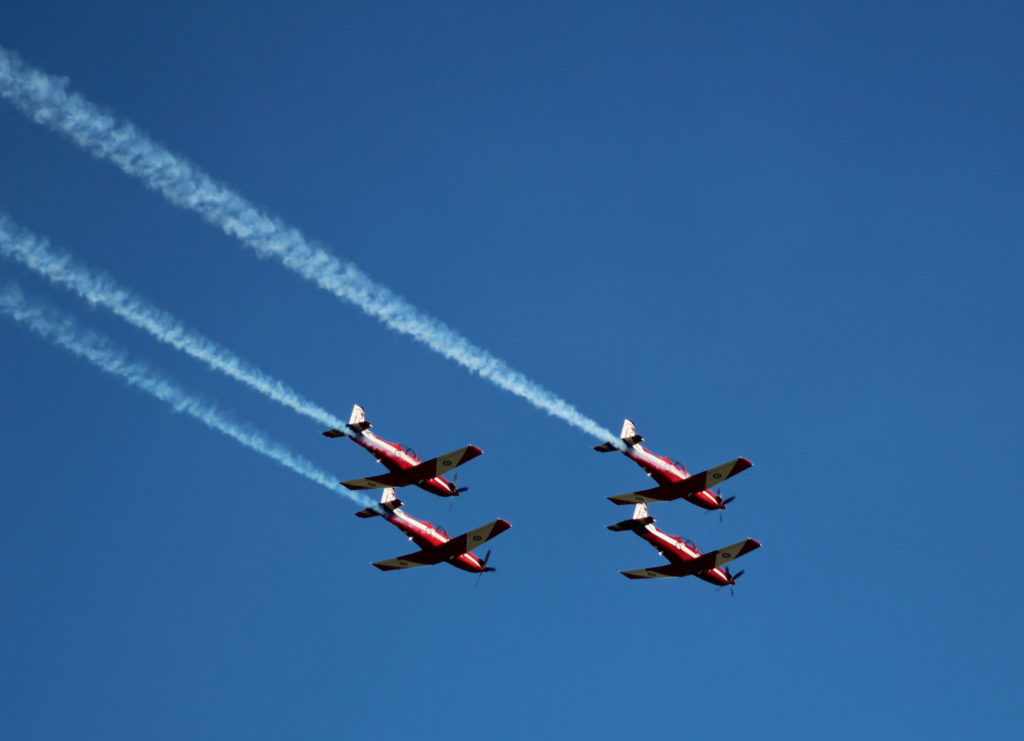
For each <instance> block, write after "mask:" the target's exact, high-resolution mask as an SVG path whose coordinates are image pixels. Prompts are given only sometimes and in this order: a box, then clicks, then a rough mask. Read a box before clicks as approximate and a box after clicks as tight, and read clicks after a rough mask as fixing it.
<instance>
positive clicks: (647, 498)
mask: <svg viewBox="0 0 1024 741" xmlns="http://www.w3.org/2000/svg"><path fill="white" fill-rule="evenodd" d="M752 465H754V464H753V463H751V462H750V461H748V460H747V459H746V458H736V459H735V460H731V461H729V462H728V463H723V464H722V465H720V466H715V467H714V468H709V469H708V470H707V471H701V472H700V473H695V474H694V475H693V476H690V477H689V478H686V479H683V480H682V481H677V482H676V483H674V484H665V485H664V486H655V487H654V488H653V489H644V490H643V491H631V492H628V493H626V494H618V495H616V496H614V497H608V499H609V500H611V501H612V502H615V504H634V503H636V502H670V501H672V500H673V499H685V498H687V497H691V496H693V495H694V494H696V493H697V492H699V491H704V490H705V489H709V488H711V487H712V486H714V485H716V484H720V483H721V482H723V481H725V480H726V479H728V478H732V477H733V476H735V475H736V474H738V473H742V472H743V471H746V470H747V469H748V468H750V467H751V466H752Z"/></svg>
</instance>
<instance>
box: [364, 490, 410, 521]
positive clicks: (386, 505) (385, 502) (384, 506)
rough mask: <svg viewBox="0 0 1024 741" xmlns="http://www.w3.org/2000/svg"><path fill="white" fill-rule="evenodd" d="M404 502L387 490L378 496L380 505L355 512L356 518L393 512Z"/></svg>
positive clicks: (393, 491)
mask: <svg viewBox="0 0 1024 741" xmlns="http://www.w3.org/2000/svg"><path fill="white" fill-rule="evenodd" d="M402 504H404V502H402V500H401V499H399V498H398V497H396V496H395V490H394V489H391V488H387V489H385V490H384V493H383V494H381V495H380V504H378V505H376V506H374V507H367V508H366V509H363V510H360V511H359V512H356V517H376V516H378V515H380V514H381V513H382V512H383V511H385V510H386V511H388V512H394V511H395V510H396V509H399V508H400V507H401V506H402Z"/></svg>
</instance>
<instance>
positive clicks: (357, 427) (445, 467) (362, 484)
mask: <svg viewBox="0 0 1024 741" xmlns="http://www.w3.org/2000/svg"><path fill="white" fill-rule="evenodd" d="M370 427H371V425H370V423H369V422H367V421H366V412H365V411H364V410H363V408H362V407H361V406H359V405H358V404H356V405H355V406H353V407H352V414H351V416H350V417H349V420H348V424H347V425H345V426H344V427H343V428H342V429H340V430H339V429H331V430H327V431H326V432H324V433H323V434H324V437H348V438H351V439H352V440H354V441H355V442H356V443H357V444H359V445H361V446H362V447H364V448H366V449H367V450H369V451H370V452H371V453H373V456H374V457H375V458H376V459H377V461H378V462H380V463H383V464H384V465H385V466H387V468H388V470H389V471H391V473H385V474H382V475H380V476H370V477H368V478H365V479H352V480H351V481H342V482H340V483H341V485H342V486H344V487H345V488H347V489H383V488H385V487H388V486H407V485H409V484H416V486H418V487H420V488H421V489H424V490H426V491H429V492H430V493H431V494H436V495H437V496H439V497H457V496H458V495H459V494H461V493H462V492H464V491H466V489H467V488H468V487H465V486H463V487H461V488H460V487H459V486H458V479H459V476H458V474H456V475H455V479H454V481H448V480H447V479H446V478H444V476H443V475H442V474H445V473H447V472H448V471H451V470H452V469H453V468H455V467H457V466H461V465H462V464H463V463H466V462H467V461H471V460H473V459H474V458H476V457H477V456H478V455H480V454H481V453H482V452H483V451H482V450H480V448H478V447H476V446H475V445H467V446H466V447H464V448H459V449H458V450H453V451H452V452H451V453H446V454H445V455H439V456H438V457H437V458H431V459H430V460H429V461H421V460H420V459H419V456H417V455H416V451H415V450H412V449H411V448H403V447H402V446H401V445H399V444H397V443H389V442H388V441H387V440H382V439H380V438H379V437H377V436H376V435H375V434H373V433H372V432H370Z"/></svg>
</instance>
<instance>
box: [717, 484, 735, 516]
mask: <svg viewBox="0 0 1024 741" xmlns="http://www.w3.org/2000/svg"><path fill="white" fill-rule="evenodd" d="M715 496H716V497H717V498H718V503H719V504H720V505H722V508H721V509H719V510H718V521H719V522H722V509H725V505H727V504H728V503H729V502H731V501H732V500H733V499H735V498H736V497H729V498H727V499H722V487H718V489H717V490H716V491H715Z"/></svg>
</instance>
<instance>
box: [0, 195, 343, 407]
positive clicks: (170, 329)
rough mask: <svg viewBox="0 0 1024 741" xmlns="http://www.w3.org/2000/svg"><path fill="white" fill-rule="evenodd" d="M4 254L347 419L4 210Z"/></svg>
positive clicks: (279, 395)
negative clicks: (55, 246)
mask: <svg viewBox="0 0 1024 741" xmlns="http://www.w3.org/2000/svg"><path fill="white" fill-rule="evenodd" d="M0 255H2V256H3V257H6V258H9V259H11V260H15V261H16V262H19V263H21V264H22V265H24V266H26V267H28V268H30V269H32V270H34V271H35V272H37V273H39V274H40V275H42V276H43V277H45V278H47V279H48V280H49V281H50V282H52V283H54V284H56V285H59V286H61V287H63V288H66V289H68V290H70V291H72V292H74V293H76V294H78V295H79V296H80V297H81V298H83V299H85V300H86V301H88V302H89V303H91V304H99V305H101V306H104V307H106V308H107V309H109V310H110V311H112V312H114V313H115V314H116V315H117V316H119V317H121V318H122V319H124V320H125V321H127V322H128V323H129V324H132V325H134V326H136V327H139V328H140V329H143V330H145V331H146V332H149V333H150V334H151V335H153V337H155V338H156V339H158V340H160V341H161V342H166V343H167V344H169V345H171V346H172V347H174V348H175V349H177V350H181V351H183V352H186V353H188V354H189V355H191V356H192V357H194V358H196V359H198V360H201V361H202V362H204V363H206V364H207V365H208V366H210V367H211V368H213V369H214V370H218V371H221V372H222V373H224V374H226V375H227V376H230V377H231V378H234V379H236V380H238V381H241V382H242V383H245V384H246V385H248V386H250V387H252V388H254V389H255V390H257V391H259V392H260V393H261V394H263V395H265V396H267V397H269V398H271V399H273V400H274V401H277V402H279V403H281V404H284V405H285V406H287V407H290V408H291V409H294V410H295V411H296V412H298V413H299V414H304V415H306V416H307V417H311V418H313V419H315V420H317V421H318V422H320V423H321V424H323V425H325V426H327V427H342V426H344V423H343V422H342V421H341V420H340V419H338V418H337V417H335V416H334V415H332V414H330V413H329V412H327V411H326V410H325V409H323V408H321V407H319V406H317V405H316V404H314V403H313V402H311V401H308V400H306V399H304V398H303V397H302V396H300V395H299V394H298V393H296V392H295V391H293V390H292V389H290V388H289V387H288V386H287V385H286V384H284V383H282V382H281V381H278V380H277V379H275V378H272V377H271V376H268V375H267V374H265V373H263V372H262V371H260V370H258V369H257V368H254V367H252V366H251V365H249V364H248V363H246V362H245V361H243V360H242V359H241V358H239V357H238V356H237V355H235V354H234V353H232V352H231V351H230V350H228V349H227V348H224V347H221V346H220V345H218V344H217V343H216V342H214V341H213V340H211V339H208V338H206V337H203V336H202V335H201V334H199V333H197V332H193V331H192V330H190V329H188V328H187V327H185V325H183V324H182V323H181V322H180V321H178V320H177V319H175V318H174V317H173V316H171V315H170V314H168V313H167V312H165V311H162V310H160V309H158V308H156V307H155V306H153V305H152V304H149V303H147V302H146V301H144V300H143V299H141V298H140V297H138V296H136V295H135V294H133V293H132V292H131V291H129V290H127V289H126V288H123V287H121V286H119V285H117V283H116V282H115V281H114V280H113V279H112V278H110V277H109V276H105V275H99V274H96V273H93V272H91V271H89V270H88V269H86V268H84V267H81V266H79V265H76V264H75V262H74V260H73V259H72V258H71V256H70V255H68V254H67V253H64V252H59V251H57V250H54V249H53V248H52V247H50V246H49V245H48V243H47V242H46V240H45V239H42V238H41V237H37V236H35V235H34V234H32V233H31V232H29V231H28V230H26V229H22V228H20V227H18V226H16V225H15V224H14V223H12V222H11V220H10V219H9V218H7V217H6V216H5V215H4V214H2V213H0Z"/></svg>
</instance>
